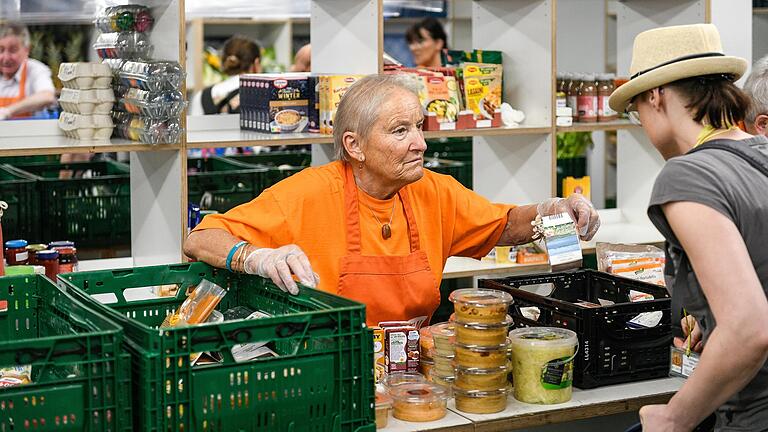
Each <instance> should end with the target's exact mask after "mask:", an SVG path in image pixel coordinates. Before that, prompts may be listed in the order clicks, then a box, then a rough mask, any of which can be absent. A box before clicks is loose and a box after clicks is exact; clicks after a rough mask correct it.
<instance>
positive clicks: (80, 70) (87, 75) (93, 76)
mask: <svg viewBox="0 0 768 432" xmlns="http://www.w3.org/2000/svg"><path fill="white" fill-rule="evenodd" d="M58 76H59V80H60V81H61V84H62V86H64V88H70V89H83V90H87V89H108V88H109V87H110V85H111V83H112V72H111V71H110V69H109V66H105V65H103V64H101V63H85V62H81V63H62V64H61V66H59V75H58Z"/></svg>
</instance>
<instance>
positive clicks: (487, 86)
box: [463, 62, 504, 119]
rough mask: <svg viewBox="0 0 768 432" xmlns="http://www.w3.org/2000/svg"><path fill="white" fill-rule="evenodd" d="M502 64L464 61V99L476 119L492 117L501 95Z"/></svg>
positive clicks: (499, 104) (499, 102) (500, 100)
mask: <svg viewBox="0 0 768 432" xmlns="http://www.w3.org/2000/svg"><path fill="white" fill-rule="evenodd" d="M503 70H504V68H503V66H502V65H500V64H489V63H470V62H468V63H464V70H463V76H464V100H465V103H466V104H467V109H468V110H470V111H472V112H473V114H474V116H475V118H476V119H481V118H486V119H493V113H494V111H495V110H496V109H498V108H499V107H501V102H502V97H503V87H502V85H503V80H502V77H503Z"/></svg>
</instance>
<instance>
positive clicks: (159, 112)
mask: <svg viewBox="0 0 768 432" xmlns="http://www.w3.org/2000/svg"><path fill="white" fill-rule="evenodd" d="M185 106H186V103H185V102H184V97H183V96H182V95H181V92H180V91H175V90H171V91H160V92H150V91H147V90H141V89H138V88H129V89H127V90H126V91H125V94H124V95H123V96H122V97H121V98H120V99H119V100H118V105H117V107H118V109H119V110H121V111H125V112H129V113H131V114H137V115H141V116H144V117H150V118H155V119H167V118H172V117H178V116H179V115H181V111H182V110H184V107H185Z"/></svg>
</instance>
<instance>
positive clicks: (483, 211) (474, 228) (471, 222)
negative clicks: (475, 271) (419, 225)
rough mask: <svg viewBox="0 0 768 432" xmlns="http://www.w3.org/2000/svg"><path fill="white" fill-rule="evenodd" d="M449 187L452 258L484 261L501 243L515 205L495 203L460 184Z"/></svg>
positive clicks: (453, 182)
mask: <svg viewBox="0 0 768 432" xmlns="http://www.w3.org/2000/svg"><path fill="white" fill-rule="evenodd" d="M450 180H453V179H450ZM447 184H448V186H449V187H450V188H452V191H451V193H450V195H451V196H453V201H454V204H453V206H454V210H455V217H454V223H453V230H452V231H453V232H452V240H451V247H450V252H449V256H466V257H472V258H478V259H479V258H482V257H484V256H485V255H487V254H488V252H490V250H491V249H492V248H493V247H494V246H496V243H498V241H499V238H500V237H501V234H502V233H503V232H504V228H505V227H506V226H507V214H508V212H509V210H510V209H512V208H514V207H515V206H514V205H509V204H496V203H492V202H490V201H488V200H487V199H486V198H484V197H482V196H480V195H479V194H477V193H475V192H473V191H471V190H469V189H467V188H465V187H464V186H463V185H462V184H461V183H459V182H457V181H452V182H447Z"/></svg>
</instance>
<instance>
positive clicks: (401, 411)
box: [390, 383, 450, 422]
mask: <svg viewBox="0 0 768 432" xmlns="http://www.w3.org/2000/svg"><path fill="white" fill-rule="evenodd" d="M390 396H392V399H393V401H394V402H393V410H394V412H393V415H394V417H395V418H397V419H400V420H405V421H412V422H427V421H435V420H440V419H441V418H443V417H445V414H446V411H447V408H446V405H447V403H448V399H449V398H450V395H449V392H448V389H446V388H445V387H443V386H440V385H436V384H432V383H410V384H403V385H400V386H397V387H395V388H394V389H392V390H390Z"/></svg>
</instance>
